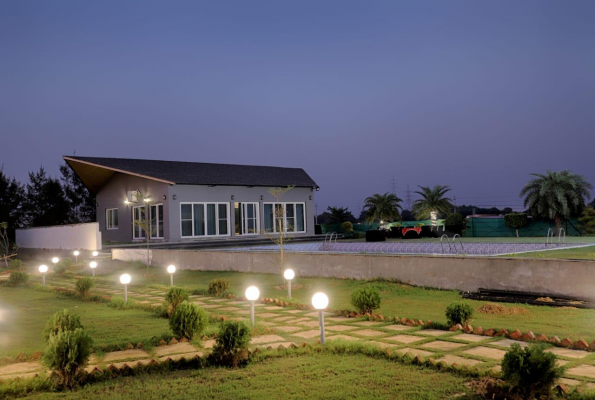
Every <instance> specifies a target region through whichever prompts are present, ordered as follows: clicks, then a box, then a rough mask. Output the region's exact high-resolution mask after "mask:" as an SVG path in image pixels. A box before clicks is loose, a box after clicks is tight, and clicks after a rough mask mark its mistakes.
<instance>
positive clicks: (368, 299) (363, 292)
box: [351, 287, 380, 313]
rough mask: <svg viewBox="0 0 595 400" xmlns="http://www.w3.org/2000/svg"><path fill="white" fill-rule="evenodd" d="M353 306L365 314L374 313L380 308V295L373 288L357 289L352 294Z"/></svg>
mask: <svg viewBox="0 0 595 400" xmlns="http://www.w3.org/2000/svg"><path fill="white" fill-rule="evenodd" d="M351 304H353V305H354V306H355V307H356V308H357V309H358V310H360V311H361V312H363V313H372V311H374V310H375V309H377V308H380V294H378V291H377V290H376V289H374V288H372V287H364V288H360V289H357V290H356V291H355V292H353V293H352V294H351Z"/></svg>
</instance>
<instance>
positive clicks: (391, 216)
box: [364, 193, 403, 222]
mask: <svg viewBox="0 0 595 400" xmlns="http://www.w3.org/2000/svg"><path fill="white" fill-rule="evenodd" d="M402 201H403V200H401V199H400V198H398V197H397V196H396V195H394V194H392V193H385V194H378V193H377V194H375V195H373V196H370V197H368V198H367V199H366V200H365V204H364V210H366V221H367V222H374V221H376V220H380V221H383V220H384V221H394V220H397V219H400V218H401V216H400V215H399V210H402V207H401V205H400V204H399V203H401V202H402Z"/></svg>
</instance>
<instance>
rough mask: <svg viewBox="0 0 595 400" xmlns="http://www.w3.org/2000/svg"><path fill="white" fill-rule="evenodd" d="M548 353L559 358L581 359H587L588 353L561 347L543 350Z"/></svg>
mask: <svg viewBox="0 0 595 400" xmlns="http://www.w3.org/2000/svg"><path fill="white" fill-rule="evenodd" d="M545 351H547V352H549V353H554V354H555V355H557V356H560V357H568V358H583V357H587V356H588V355H589V354H590V353H589V352H586V351H583V350H572V349H565V348H563V347H552V348H551V349H547V350H545Z"/></svg>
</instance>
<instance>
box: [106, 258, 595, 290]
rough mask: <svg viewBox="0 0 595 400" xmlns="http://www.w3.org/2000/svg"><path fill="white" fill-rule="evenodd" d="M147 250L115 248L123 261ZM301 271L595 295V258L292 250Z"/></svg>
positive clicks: (184, 262) (267, 269)
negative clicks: (298, 251) (458, 255)
mask: <svg viewBox="0 0 595 400" xmlns="http://www.w3.org/2000/svg"><path fill="white" fill-rule="evenodd" d="M151 252H152V260H153V263H154V264H155V265H162V266H166V265H168V264H175V265H176V266H177V267H178V268H179V269H190V270H200V271H238V272H258V273H277V272H278V271H276V268H275V266H274V265H275V264H274V260H275V258H276V257H277V254H276V253H271V252H259V251H246V252H238V251H196V250H151ZM145 254H146V253H144V252H141V251H138V250H126V249H122V250H121V249H113V250H112V257H113V258H114V259H118V260H122V261H135V260H141V261H142V260H144V257H145ZM286 254H288V264H289V265H291V266H292V268H293V269H294V270H295V271H296V275H297V276H298V277H299V276H310V277H325V278H353V279H372V278H386V279H399V280H400V281H402V282H406V283H410V284H412V285H418V286H427V287H432V288H440V289H458V290H462V291H477V290H478V289H479V288H483V289H501V290H517V291H523V292H532V293H546V294H551V295H559V296H570V297H578V298H584V299H590V300H595V274H594V272H595V262H593V261H568V260H554V259H521V258H495V257H437V256H409V255H381V254H379V255H368V254H367V255H363V254H344V253H341V254H337V253H322V254H321V253H286Z"/></svg>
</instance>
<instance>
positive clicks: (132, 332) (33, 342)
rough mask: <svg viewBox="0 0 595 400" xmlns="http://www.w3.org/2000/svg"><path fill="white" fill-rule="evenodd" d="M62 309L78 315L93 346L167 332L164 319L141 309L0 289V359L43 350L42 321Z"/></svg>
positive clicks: (3, 287)
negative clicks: (126, 308)
mask: <svg viewBox="0 0 595 400" xmlns="http://www.w3.org/2000/svg"><path fill="white" fill-rule="evenodd" d="M64 308H67V309H69V310H70V311H72V312H74V313H76V314H78V315H80V317H81V322H82V323H83V326H84V327H85V328H86V329H87V331H88V332H89V334H90V335H91V337H92V338H93V340H94V342H95V345H96V346H98V347H99V346H107V345H119V344H126V343H128V342H131V343H133V344H136V343H137V342H139V341H146V340H147V339H150V338H151V337H152V336H153V335H155V336H159V335H161V334H164V333H167V332H168V331H169V326H168V322H167V320H166V319H160V318H156V317H154V316H153V314H151V313H149V312H146V311H141V310H114V309H112V308H109V307H108V306H107V305H106V304H105V303H92V302H82V301H80V300H77V299H74V298H67V297H63V296H59V295H57V294H56V293H51V292H41V291H37V290H34V289H31V288H11V287H8V286H6V285H3V286H1V287H0V357H2V356H6V355H8V356H14V355H16V354H17V353H19V352H23V353H25V354H31V353H33V352H35V351H43V349H44V347H45V343H44V340H43V337H42V335H41V333H42V331H43V328H44V326H45V323H46V321H47V320H48V319H49V317H50V316H51V315H52V314H54V313H55V312H56V311H59V310H62V309H64Z"/></svg>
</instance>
